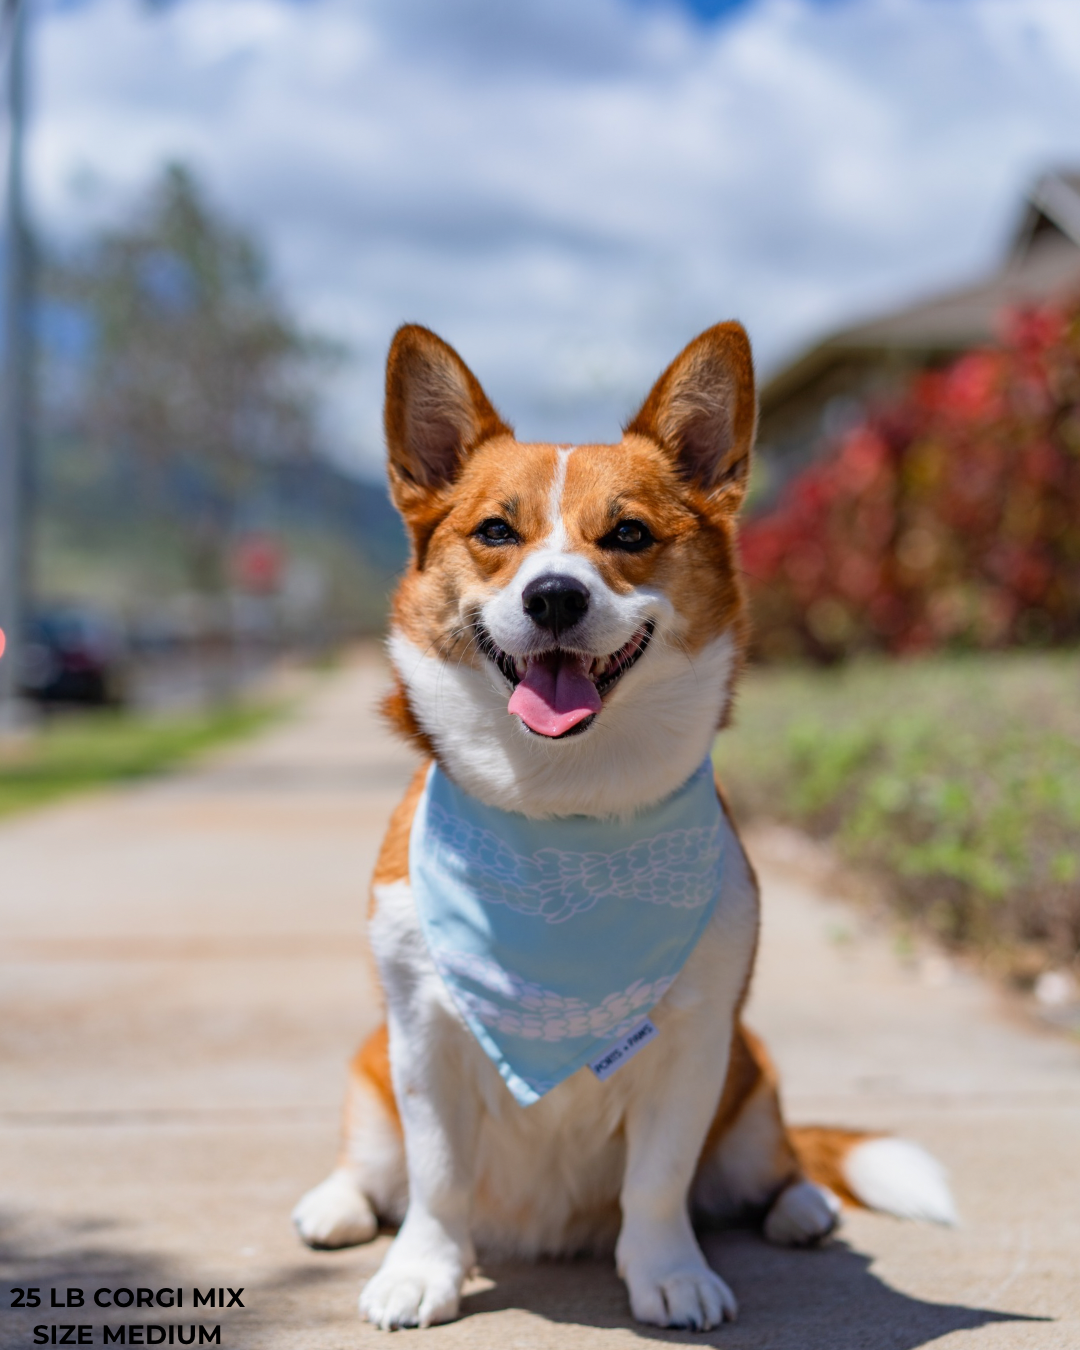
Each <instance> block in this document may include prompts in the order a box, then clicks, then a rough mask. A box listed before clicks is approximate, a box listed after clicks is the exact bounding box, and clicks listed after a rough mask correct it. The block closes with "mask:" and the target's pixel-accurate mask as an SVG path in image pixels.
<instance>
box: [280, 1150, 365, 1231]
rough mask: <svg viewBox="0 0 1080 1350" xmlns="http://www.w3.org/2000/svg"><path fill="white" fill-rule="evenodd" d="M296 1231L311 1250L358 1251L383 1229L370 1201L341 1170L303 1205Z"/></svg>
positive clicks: (299, 1207)
mask: <svg viewBox="0 0 1080 1350" xmlns="http://www.w3.org/2000/svg"><path fill="white" fill-rule="evenodd" d="M292 1221H293V1227H294V1228H295V1229H296V1231H297V1232H298V1233H299V1234H300V1237H301V1238H302V1239H303V1240H304V1242H306V1243H307V1245H308V1246H309V1247H323V1248H325V1247H356V1246H358V1245H359V1244H360V1243H361V1242H370V1241H371V1239H372V1238H373V1237H374V1236H375V1233H376V1231H377V1229H378V1227H379V1225H378V1221H377V1220H376V1218H375V1215H374V1213H373V1211H372V1208H371V1206H370V1205H369V1204H368V1202H367V1198H366V1197H365V1196H364V1195H362V1194H361V1192H360V1191H358V1190H357V1188H356V1183H355V1181H353V1179H352V1177H351V1176H350V1174H349V1173H348V1171H347V1170H346V1169H345V1168H343V1167H339V1168H338V1169H337V1171H335V1172H331V1173H330V1175H329V1176H328V1177H327V1178H326V1180H325V1181H323V1182H320V1183H319V1185H318V1186H316V1187H315V1188H314V1190H310V1191H308V1193H307V1195H305V1196H304V1197H303V1199H302V1200H301V1201H300V1202H299V1204H298V1205H297V1206H296V1208H295V1209H294V1210H293V1212H292Z"/></svg>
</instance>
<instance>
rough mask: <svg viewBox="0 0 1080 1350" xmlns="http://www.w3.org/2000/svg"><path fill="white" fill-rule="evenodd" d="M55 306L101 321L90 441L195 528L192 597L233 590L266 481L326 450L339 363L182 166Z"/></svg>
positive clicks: (89, 380)
mask: <svg viewBox="0 0 1080 1350" xmlns="http://www.w3.org/2000/svg"><path fill="white" fill-rule="evenodd" d="M50 290H51V292H52V294H53V296H54V297H55V298H57V299H59V300H61V301H62V302H63V303H66V304H67V305H69V306H73V307H74V309H75V310H76V311H77V312H81V313H82V314H83V315H84V316H85V317H86V318H87V319H88V321H89V324H88V328H89V333H88V341H87V343H86V352H85V357H84V359H83V360H81V361H80V366H81V375H80V379H79V381H78V383H79V386H80V388H79V390H78V392H77V394H76V396H75V397H74V398H73V399H71V400H70V404H71V407H72V408H73V409H74V421H75V423H76V429H77V430H78V431H79V432H81V433H82V435H83V436H85V437H86V438H87V439H88V440H90V441H92V442H96V443H97V444H98V445H99V446H103V447H107V449H108V451H109V453H110V454H114V455H120V456H122V458H123V461H124V463H125V466H126V471H127V472H128V473H129V474H130V475H131V477H132V480H133V482H132V487H133V489H134V490H135V492H136V493H137V494H138V496H139V499H140V505H141V506H143V507H144V509H150V510H152V511H153V510H161V509H164V510H166V511H170V512H172V511H175V513H176V515H178V516H180V517H182V518H183V520H184V521H185V524H186V528H185V531H184V533H185V537H186V539H187V541H188V554H189V562H190V580H191V584H192V585H193V587H194V588H195V589H196V590H198V591H201V592H204V593H217V592H219V591H221V590H223V589H224V588H225V586H226V584H227V572H228V550H229V547H230V538H231V536H232V534H233V532H234V530H235V527H236V524H237V511H238V507H239V505H240V503H241V502H242V501H243V499H244V497H245V495H246V494H247V493H249V492H250V491H251V490H252V488H253V485H254V484H255V483H256V481H257V479H258V476H259V470H260V466H266V465H268V464H271V463H282V462H287V461H294V460H297V459H300V458H304V457H306V456H309V455H311V453H312V451H313V450H314V448H315V443H316V438H317V417H316V412H317V399H316V388H317V376H318V375H319V374H320V373H321V372H322V371H323V370H324V369H325V368H326V367H327V365H328V364H330V363H332V362H333V361H334V360H335V359H336V357H337V352H336V350H335V348H334V347H333V346H332V345H331V344H330V343H328V342H326V341H324V340H321V339H316V338H313V337H311V336H309V335H306V334H304V333H303V332H301V331H300V329H299V328H298V326H297V325H296V323H295V321H294V320H293V319H292V317H291V316H290V315H289V313H288V311H287V309H286V307H285V306H284V304H283V303H282V301H281V299H280V297H279V296H278V295H277V294H276V293H275V290H274V288H273V286H272V284H271V282H270V279H269V274H268V269H267V266H266V264H265V261H264V259H263V256H262V254H261V252H260V250H259V248H258V247H257V245H256V244H255V242H254V241H253V240H252V238H251V237H250V236H249V235H247V234H245V233H244V232H243V231H241V230H239V229H237V228H236V227H234V226H232V225H231V224H229V223H228V222H226V221H225V220H223V219H222V218H221V217H220V216H218V215H217V214H216V213H215V211H214V210H213V209H212V207H211V205H210V203H209V202H208V200H207V198H206V196H205V194H204V193H203V191H202V190H201V188H200V186H199V184H198V182H197V181H196V179H195V177H194V175H193V174H192V172H191V171H190V170H189V169H187V168H185V167H183V166H181V165H175V164H174V165H171V166H169V167H168V168H167V169H166V170H165V171H164V173H163V174H162V176H161V178H160V180H159V181H158V182H157V183H156V184H155V185H154V187H153V188H152V190H151V191H150V193H149V194H148V196H147V198H146V200H145V202H144V204H143V205H142V207H141V208H140V209H139V211H138V212H137V214H136V217H135V219H134V221H133V222H132V223H131V224H130V225H127V226H125V227H123V228H120V229H115V230H113V231H111V232H109V233H107V234H105V235H104V236H102V237H101V238H100V239H99V240H98V241H97V242H96V243H95V244H94V245H93V246H92V247H91V248H90V249H88V250H87V251H85V252H84V253H83V254H81V255H80V256H79V257H78V258H77V259H75V260H73V261H68V262H66V263H64V264H62V265H57V264H55V263H54V264H53V267H52V269H51V275H50Z"/></svg>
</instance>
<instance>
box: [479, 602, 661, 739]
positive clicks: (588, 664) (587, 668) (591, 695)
mask: <svg viewBox="0 0 1080 1350" xmlns="http://www.w3.org/2000/svg"><path fill="white" fill-rule="evenodd" d="M654 627H655V625H654V624H653V622H652V620H649V621H648V622H647V623H645V624H644V625H643V626H642V627H641V628H639V629H638V631H637V632H636V633H635V634H634V636H633V637H632V638H631V639H630V641H629V642H627V643H624V644H623V646H621V647H620V648H619V650H618V651H617V652H612V653H611V654H610V656H591V655H590V654H589V653H588V652H574V651H567V650H565V649H564V648H562V647H555V648H553V649H551V650H550V651H546V652H539V653H537V654H536V655H535V656H517V657H515V656H511V655H510V653H509V652H504V651H503V650H502V648H501V647H498V646H496V644H495V641H494V639H493V638H492V636H491V634H490V633H489V632H488V631H487V629H486V628H484V627H483V626H482V625H480V624H477V625H476V634H477V642H478V646H479V648H480V650H481V651H482V652H483V653H484V655H485V656H486V657H487V658H488V659H489V660H490V661H492V662H494V664H495V665H496V666H498V668H499V670H500V671H501V672H502V674H503V675H504V676H505V677H506V679H507V681H508V682H509V683H510V684H511V685H512V686H513V691H514V692H513V693H512V694H511V695H510V702H509V703H508V704H507V711H508V712H511V713H514V714H516V715H517V716H518V717H520V718H521V721H522V722H523V724H524V725H525V726H526V727H527V728H528V729H529V731H533V732H535V733H536V735H538V736H547V737H548V738H549V739H552V740H558V739H560V738H561V737H563V736H576V735H579V734H580V733H581V732H583V731H585V730H586V729H587V728H588V727H589V726H591V725H592V723H593V721H594V719H595V717H596V714H597V713H598V712H599V711H600V709H601V708H602V707H603V699H604V698H605V696H606V695H608V694H609V693H610V692H611V691H612V689H614V688H615V686H616V684H618V682H619V680H621V679H622V677H623V676H624V675H625V674H626V672H627V671H628V670H629V669H630V667H631V666H632V665H634V664H635V663H636V662H637V661H640V660H641V658H642V656H643V655H644V654H645V649H646V648H647V647H648V645H649V642H650V640H651V638H652V635H653V629H654Z"/></svg>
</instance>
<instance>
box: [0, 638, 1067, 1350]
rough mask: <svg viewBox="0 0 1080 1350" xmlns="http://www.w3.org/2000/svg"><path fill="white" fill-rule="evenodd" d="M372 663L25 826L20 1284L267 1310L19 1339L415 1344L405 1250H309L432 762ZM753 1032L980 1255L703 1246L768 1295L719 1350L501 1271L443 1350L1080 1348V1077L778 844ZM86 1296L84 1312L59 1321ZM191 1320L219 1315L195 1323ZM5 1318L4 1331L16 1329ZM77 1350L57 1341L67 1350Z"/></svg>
mask: <svg viewBox="0 0 1080 1350" xmlns="http://www.w3.org/2000/svg"><path fill="white" fill-rule="evenodd" d="M382 680H383V672H382V670H381V668H380V667H379V665H378V663H377V662H376V661H375V660H374V659H370V660H366V661H360V662H358V663H356V664H354V665H353V666H351V667H350V668H349V669H348V670H346V671H344V672H342V673H341V674H339V675H335V676H334V677H333V678H331V679H328V680H327V681H326V683H325V684H323V685H320V686H319V687H318V689H317V690H316V692H315V693H314V695H313V696H312V697H311V698H310V699H309V700H308V701H307V702H306V704H305V706H304V707H303V709H302V711H301V713H300V714H299V715H298V716H297V717H296V718H295V719H293V720H292V721H291V722H290V723H288V724H287V725H284V726H282V727H279V728H277V729H275V730H274V731H272V732H270V733H269V734H267V735H265V736H264V737H263V738H261V739H260V740H259V741H257V742H253V743H251V744H249V745H246V746H243V747H240V748H238V749H234V750H231V751H229V752H228V753H225V754H222V755H219V756H218V757H216V758H214V759H213V760H212V761H208V762H207V763H206V764H205V765H204V766H202V767H200V768H198V769H195V770H192V771H189V772H185V773H183V774H179V775H177V776H175V777H173V778H170V779H167V780H163V781H160V782H158V783H155V784H153V785H150V786H146V787H140V788H138V789H133V790H130V791H123V792H111V793H107V794H102V795H99V796H96V797H93V798H84V799H81V800H79V801H77V802H74V803H71V804H68V805H63V806H60V807H58V808H55V809H53V810H50V811H46V812H42V813H40V814H38V815H33V816H26V817H22V818H18V819H16V820H13V821H11V822H9V823H7V824H5V825H3V826H0V925H2V927H0V943H2V950H0V959H2V967H0V969H2V983H0V1038H2V1044H3V1065H4V1067H3V1088H2V1101H0V1150H2V1153H0V1185H2V1193H0V1205H2V1220H3V1228H2V1231H0V1243H2V1256H3V1262H4V1271H3V1274H4V1277H5V1280H6V1281H7V1282H8V1283H9V1284H10V1285H14V1286H19V1287H25V1286H26V1285H33V1286H36V1287H39V1288H41V1289H42V1290H43V1291H44V1301H45V1303H46V1304H47V1303H48V1298H49V1295H48V1291H49V1289H50V1288H56V1289H57V1290H60V1291H62V1290H64V1289H66V1288H67V1287H69V1286H70V1287H73V1288H82V1289H84V1290H86V1291H87V1298H86V1302H87V1304H89V1303H90V1296H91V1293H92V1291H93V1290H95V1289H98V1288H103V1287H108V1288H117V1287H131V1288H135V1287H138V1286H142V1287H148V1288H153V1289H158V1288H162V1287H177V1286H181V1287H184V1288H185V1289H186V1290H188V1291H190V1290H191V1288H192V1287H195V1286H197V1287H199V1288H201V1289H203V1290H206V1289H207V1288H209V1287H215V1288H232V1289H239V1288H241V1287H243V1290H244V1293H243V1295H242V1301H243V1303H244V1308H243V1310H241V1309H239V1308H238V1307H236V1306H234V1307H232V1308H229V1309H227V1310H226V1311H225V1312H224V1313H218V1312H216V1311H211V1310H209V1309H202V1310H200V1311H199V1312H198V1313H197V1314H195V1313H191V1312H189V1311H187V1307H188V1306H189V1305H186V1307H185V1312H184V1313H183V1314H180V1313H171V1312H169V1311H166V1310H163V1309H160V1308H158V1309H155V1310H153V1311H150V1310H145V1309H144V1310H143V1311H142V1312H138V1313H137V1312H136V1310H135V1309H132V1310H131V1311H130V1312H128V1313H127V1314H124V1315H120V1314H117V1313H115V1312H112V1313H110V1312H105V1311H99V1310H94V1309H92V1308H89V1307H84V1309H82V1310H80V1311H77V1312H76V1311H59V1310H50V1309H48V1308H47V1307H46V1308H41V1309H38V1310H36V1311H33V1312H25V1313H24V1312H17V1311H5V1312H0V1343H2V1344H3V1345H4V1346H12V1347H23V1346H30V1345H31V1344H33V1334H32V1330H31V1329H32V1327H34V1326H35V1325H40V1324H45V1325H49V1324H51V1323H53V1322H56V1323H57V1324H61V1325H66V1324H72V1323H75V1324H79V1323H84V1324H89V1325H92V1326H94V1328H95V1330H94V1332H93V1333H92V1334H93V1342H92V1343H93V1344H101V1343H102V1333H101V1330H100V1327H101V1326H102V1325H103V1324H104V1323H109V1324H110V1325H114V1326H115V1325H117V1324H118V1323H120V1322H121V1321H126V1322H128V1323H134V1322H145V1323H157V1324H165V1325H167V1324H168V1323H169V1322H171V1321H175V1322H179V1323H182V1324H183V1325H185V1327H186V1326H187V1325H188V1324H190V1322H191V1321H193V1320H194V1321H195V1322H199V1321H201V1322H203V1323H204V1324H205V1325H207V1326H211V1325H213V1324H215V1323H220V1325H221V1329H222V1330H221V1344H222V1345H224V1346H229V1347H234V1350H241V1348H244V1347H260V1348H263V1347H266V1348H268V1350H272V1348H276V1347H279V1346H280V1347H285V1346H289V1347H303V1348H305V1350H306V1348H307V1347H311V1350H315V1348H316V1347H317V1348H318V1350H336V1348H337V1347H346V1346H347V1347H355V1346H367V1345H375V1344H378V1345H384V1344H386V1340H385V1336H384V1335H383V1334H381V1333H377V1332H374V1331H373V1330H371V1328H369V1327H367V1326H364V1325H363V1324H361V1323H360V1322H359V1320H358V1318H357V1314H356V1295H357V1292H358V1289H359V1285H360V1281H361V1279H363V1278H364V1277H366V1276H367V1275H369V1274H370V1273H371V1272H372V1271H373V1270H374V1269H375V1268H376V1266H377V1264H378V1262H379V1260H380V1259H381V1256H382V1253H383V1251H384V1250H385V1247H386V1244H387V1242H388V1238H385V1237H383V1238H380V1239H379V1240H378V1241H377V1242H376V1243H374V1244H372V1245H371V1246H370V1247H367V1248H360V1249H354V1250H352V1251H347V1252H340V1253H313V1252H308V1251H306V1250H305V1249H304V1248H302V1247H301V1246H300V1245H299V1243H298V1242H297V1241H296V1239H295V1238H294V1237H293V1235H292V1232H291V1230H290V1228H289V1223H288V1216H289V1211H290V1209H291V1207H292V1205H293V1203H294V1202H295V1200H296V1199H297V1198H298V1196H299V1195H300V1194H301V1193H302V1192H303V1191H304V1190H305V1189H306V1188H307V1187H309V1186H310V1185H312V1184H313V1183H314V1182H316V1181H318V1180H320V1179H321V1177H322V1176H323V1175H325V1173H326V1171H327V1170H328V1169H329V1167H330V1165H331V1163H332V1161H333V1157H334V1149H335V1138H336V1127H337V1116H338V1111H339V1108H340V1102H341V1094H342V1087H343V1082H344V1064H345V1061H346V1059H347V1058H348V1056H349V1054H350V1053H351V1051H352V1049H353V1048H354V1046H355V1044H356V1042H357V1040H358V1038H359V1036H360V1035H361V1034H362V1033H363V1032H364V1031H365V1030H366V1029H367V1028H368V1027H369V1026H370V1025H371V1022H372V1020H373V1018H374V1017H375V1015H376V1014H375V1008H374V1002H373V997H372V984H371V978H370V974H369V971H368V967H367V965H366V961H365V956H364V945H363V913H364V908H365V895H366V886H367V877H368V873H369V871H370V868H371V866H372V862H373V860H374V856H375V851H376V848H377V846H378V843H379V839H380V836H381V833H382V829H383V826H384V824H385V821H386V818H387V816H388V815H389V812H390V810H391V808H392V806H393V804H394V801H395V799H396V797H397V795H398V794H399V792H400V790H401V788H402V787H403V786H404V784H405V782H406V781H407V779H408V776H409V773H410V768H411V762H410V759H409V757H408V755H407V753H406V752H404V751H403V750H401V749H400V748H399V747H398V746H397V745H396V744H395V743H393V742H392V741H391V740H390V739H389V737H388V736H387V735H386V734H385V733H384V732H383V731H382V729H381V727H380V726H379V724H378V721H377V719H376V717H375V715H374V711H373V709H374V703H375V700H376V697H377V693H378V690H379V688H380V686H381V683H382ZM753 853H754V857H755V861H756V862H757V864H758V866H759V868H760V871H761V874H762V878H763V881H764V884H765V914H766V920H765V940H764V949H763V955H762V961H761V964H760V967H759V972H758V976H757V980H756V984H755V989H754V997H753V1011H752V1017H751V1020H752V1022H753V1024H754V1025H755V1026H756V1027H757V1028H758V1029H759V1030H760V1031H762V1032H764V1033H765V1035H766V1037H767V1039H768V1041H769V1043H770V1045H771V1047H772V1049H773V1051H774V1053H775V1055H776V1057H777V1059H778V1060H779V1062H780V1066H781V1069H782V1071H783V1075H784V1082H785V1087H786V1099H787V1105H788V1110H789V1114H790V1116H791V1117H792V1118H793V1119H795V1120H803V1121H806V1120H824V1121H830V1122H836V1123H841V1124H847V1125H865V1126H873V1127H889V1128H896V1129H897V1130H900V1131H903V1132H904V1133H906V1134H909V1135H910V1136H911V1137H913V1138H916V1139H918V1140H919V1141H920V1142H922V1143H924V1144H926V1145H927V1146H928V1147H929V1148H931V1149H932V1150H933V1151H934V1152H936V1153H937V1154H938V1156H939V1157H941V1158H942V1159H943V1160H944V1161H945V1162H946V1163H947V1164H948V1166H949V1168H950V1169H951V1171H952V1174H953V1179H954V1183H955V1190H956V1194H957V1199H958V1202H959V1205H960V1209H961V1212H962V1215H963V1219H964V1223H963V1226H962V1227H961V1228H960V1229H958V1230H956V1231H944V1230H938V1229H932V1228H928V1227H926V1226H923V1225H917V1224H902V1223H897V1222H895V1221H893V1220H889V1219H885V1218H881V1217H878V1216H874V1215H868V1214H856V1215H852V1216H851V1217H850V1218H849V1220H848V1222H847V1224H846V1227H845V1229H844V1241H842V1242H838V1243H834V1244H832V1245H831V1246H830V1247H828V1248H827V1249H825V1250H822V1251H819V1252H783V1251H777V1250H775V1249H771V1248H769V1247H767V1246H766V1245H765V1244H764V1243H762V1242H761V1241H760V1240H758V1239H757V1238H756V1237H754V1236H752V1235H750V1234H745V1233H734V1234H722V1235H718V1236H716V1237H712V1238H709V1239H708V1240H707V1249H708V1251H709V1254H710V1258H711V1259H712V1260H713V1261H714V1263H715V1264H716V1265H717V1267H718V1269H720V1270H721V1272H722V1273H723V1274H724V1276H725V1278H726V1279H727V1280H728V1281H729V1283H730V1284H731V1285H732V1287H733V1288H734V1290H735V1292H736V1294H737V1295H738V1297H739V1300H740V1304H741V1308H742V1315H741V1319H740V1321H739V1323H738V1324H737V1325H736V1326H734V1327H725V1328H724V1329H722V1330H720V1331H717V1332H715V1333H711V1334H709V1335H705V1336H694V1335H691V1334H688V1333H664V1332H659V1331H650V1330H649V1329H647V1328H644V1327H639V1326H637V1325H636V1324H634V1323H633V1322H631V1320H630V1319H629V1317H628V1314H627V1308H626V1300H625V1296H624V1293H623V1290H622V1287H621V1285H620V1283H619V1281H618V1280H617V1279H616V1277H615V1275H614V1271H613V1269H612V1268H611V1266H610V1265H609V1264H608V1263H606V1262H588V1261H582V1262H573V1263H567V1264H563V1265H560V1264H551V1263H549V1264H543V1265H537V1266H528V1265H496V1266H492V1267H491V1268H489V1269H487V1270H486V1272H485V1276H484V1278H482V1279H478V1280H476V1281H475V1282H474V1284H473V1285H472V1286H471V1293H470V1295H469V1296H468V1297H467V1299H466V1303H465V1312H466V1316H465V1317H464V1318H463V1320H462V1321H460V1322H458V1323H456V1324H454V1325H452V1326H448V1327H442V1328H437V1329H435V1330H432V1331H428V1332H423V1333H414V1332H402V1333H398V1335H399V1336H400V1337H401V1338H403V1339H406V1340H411V1339H412V1338H413V1337H416V1336H420V1337H422V1338H423V1341H424V1343H425V1344H429V1345H431V1346H432V1347H435V1348H436V1350H437V1348H438V1347H440V1346H462V1347H464V1346H469V1347H472V1346H493V1347H494V1346H497V1347H546V1346H552V1347H554V1346H559V1347H577V1346H582V1347H584V1346H595V1347H600V1346H603V1347H612V1348H614V1347H619V1346H631V1345H636V1344H640V1343H641V1342H648V1341H675V1342H688V1343H693V1344H717V1345H722V1346H726V1347H730V1350H742V1347H762V1348H763V1350H764V1347H768V1348H769V1350H843V1348H844V1347H850V1348H851V1350H870V1348H871V1347H891V1348H893V1350H914V1347H917V1346H923V1345H928V1344H931V1343H933V1344H934V1345H936V1346H941V1347H951V1348H954V1350H960V1348H961V1347H963V1350H990V1348H991V1347H1019V1346H1038V1347H1047V1350H1049V1347H1062V1348H1063V1350H1064V1348H1065V1347H1078V1346H1080V1046H1077V1044H1076V1042H1075V1041H1069V1040H1067V1039H1065V1038H1063V1037H1061V1038H1059V1037H1056V1036H1053V1035H1050V1034H1048V1033H1046V1034H1044V1033H1040V1032H1037V1031H1034V1030H1031V1029H1028V1028H1027V1027H1025V1026H1023V1025H1021V1024H1019V1023H1014V1022H1013V1021H1011V1020H1009V1016H1008V1014H1007V1013H1006V1012H1005V1011H1004V1009H1003V1007H1002V1006H1001V1005H1000V1004H999V1003H998V1001H997V999H996V996H995V995H994V994H993V993H992V991H989V990H988V989H986V988H985V987H983V986H982V985H981V984H979V983H977V982H975V981H973V980H971V979H969V978H965V977H963V976H962V975H960V974H959V973H957V972H956V971H955V970H952V969H951V968H950V967H948V966H946V965H945V964H944V963H942V962H940V961H936V962H935V961H932V962H929V963H926V964H925V965H924V966H923V967H920V966H919V965H918V964H917V963H904V962H901V961H900V960H899V959H898V958H897V957H895V956H894V955H893V953H892V951H891V949H890V945H889V942H888V940H887V936H886V935H883V934H879V933H876V932H874V931H873V930H872V929H870V928H867V927H866V926H865V925H864V924H863V923H862V921H860V920H859V918H858V917H857V916H854V915H853V913H852V911H851V910H849V909H847V908H844V907H840V906H836V905H831V904H829V903H827V902H826V901H824V900H823V899H822V898H821V896H820V895H819V894H818V893H817V892H816V889H815V885H814V883H813V881H812V869H810V870H808V868H807V866H806V862H805V857H804V854H803V852H802V850H801V849H800V847H799V846H798V844H797V842H795V841H793V840H792V839H791V838H790V837H789V836H786V835H784V834H781V833H779V832H771V833H763V834H760V835H758V836H756V837H755V839H754V841H753ZM58 1297H59V1298H61V1299H62V1298H63V1297H64V1295H63V1294H62V1293H60V1294H59V1295H58ZM189 1297H190V1296H189ZM4 1306H5V1307H6V1306H7V1300H5V1304H4ZM59 1337H60V1333H58V1340H59Z"/></svg>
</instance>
